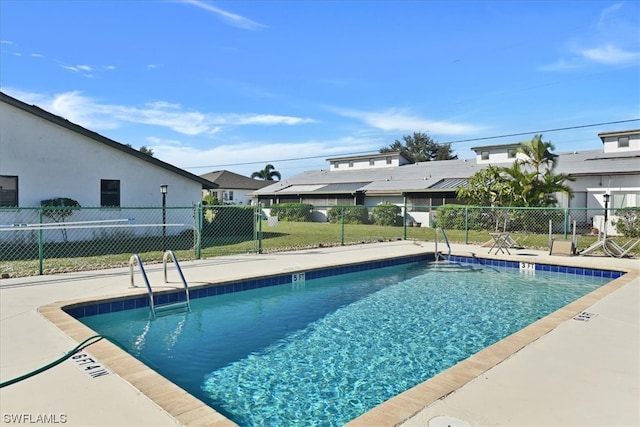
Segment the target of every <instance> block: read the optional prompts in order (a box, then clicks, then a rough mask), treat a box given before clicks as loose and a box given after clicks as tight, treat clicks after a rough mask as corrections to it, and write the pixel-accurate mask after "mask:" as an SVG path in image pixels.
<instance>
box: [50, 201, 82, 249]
mask: <svg viewBox="0 0 640 427" xmlns="http://www.w3.org/2000/svg"><path fill="white" fill-rule="evenodd" d="M40 206H41V207H42V208H43V209H42V215H44V216H46V217H47V218H51V219H52V220H53V221H55V222H64V219H65V218H66V217H68V216H71V215H73V211H74V210H78V209H80V208H81V206H80V203H78V201H77V200H73V199H69V198H68V197H56V198H54V199H46V200H42V201H40ZM60 231H61V232H62V239H63V240H64V241H65V242H66V241H67V230H66V229H64V228H61V229H60Z"/></svg>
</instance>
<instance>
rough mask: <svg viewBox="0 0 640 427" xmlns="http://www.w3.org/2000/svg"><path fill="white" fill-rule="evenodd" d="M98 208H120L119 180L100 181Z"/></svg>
mask: <svg viewBox="0 0 640 427" xmlns="http://www.w3.org/2000/svg"><path fill="white" fill-rule="evenodd" d="M100 206H104V207H111V206H118V207H119V206H120V180H119V179H101V180H100Z"/></svg>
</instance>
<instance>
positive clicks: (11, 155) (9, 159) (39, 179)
mask: <svg viewBox="0 0 640 427" xmlns="http://www.w3.org/2000/svg"><path fill="white" fill-rule="evenodd" d="M0 175H13V176H18V204H19V206H20V207H35V206H39V205H40V201H41V200H43V199H48V198H53V197H69V198H71V199H74V200H77V201H78V202H79V203H80V205H82V206H87V207H89V206H93V207H95V206H100V180H101V179H112V180H120V191H121V195H120V205H121V206H123V207H125V206H160V205H161V202H162V196H161V194H160V185H161V184H167V185H168V192H167V199H166V200H167V206H191V205H192V204H193V203H197V202H199V201H201V200H202V192H201V189H202V185H201V184H200V183H198V182H196V181H193V180H190V179H189V178H187V177H183V176H181V175H178V174H176V173H173V172H171V171H169V170H166V169H163V168H162V167H159V166H157V165H153V164H151V163H149V162H146V161H144V160H142V159H138V158H137V157H135V156H133V155H130V154H128V153H126V152H122V151H120V150H117V149H114V148H112V147H109V146H107V145H106V144H103V143H101V142H98V141H94V140H92V139H91V138H88V137H86V136H84V135H81V134H78V133H75V132H73V131H71V130H69V129H67V128H64V127H62V126H58V125H56V124H54V123H52V122H50V121H48V120H44V119H41V118H39V117H37V116H34V115H32V114H30V113H27V112H25V111H22V110H20V109H18V108H15V107H13V106H11V105H8V104H6V103H4V102H3V103H0Z"/></svg>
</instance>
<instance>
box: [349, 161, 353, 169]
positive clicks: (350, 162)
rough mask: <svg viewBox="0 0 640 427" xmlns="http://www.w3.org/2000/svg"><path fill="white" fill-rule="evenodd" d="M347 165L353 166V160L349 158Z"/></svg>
mask: <svg viewBox="0 0 640 427" xmlns="http://www.w3.org/2000/svg"><path fill="white" fill-rule="evenodd" d="M349 167H350V168H352V167H353V160H349Z"/></svg>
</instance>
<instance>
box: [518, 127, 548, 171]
mask: <svg viewBox="0 0 640 427" xmlns="http://www.w3.org/2000/svg"><path fill="white" fill-rule="evenodd" d="M552 150H555V147H554V146H553V144H552V143H551V142H549V141H543V140H542V134H540V135H535V136H534V137H533V139H532V140H531V141H526V142H523V143H521V144H520V147H518V151H519V152H520V153H522V154H524V155H525V156H527V159H526V160H522V163H523V164H526V165H530V166H532V167H533V169H535V171H536V176H539V175H540V169H542V167H546V169H547V170H551V169H553V168H555V167H556V163H557V161H558V155H557V154H553V153H552V152H551V151H552Z"/></svg>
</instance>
